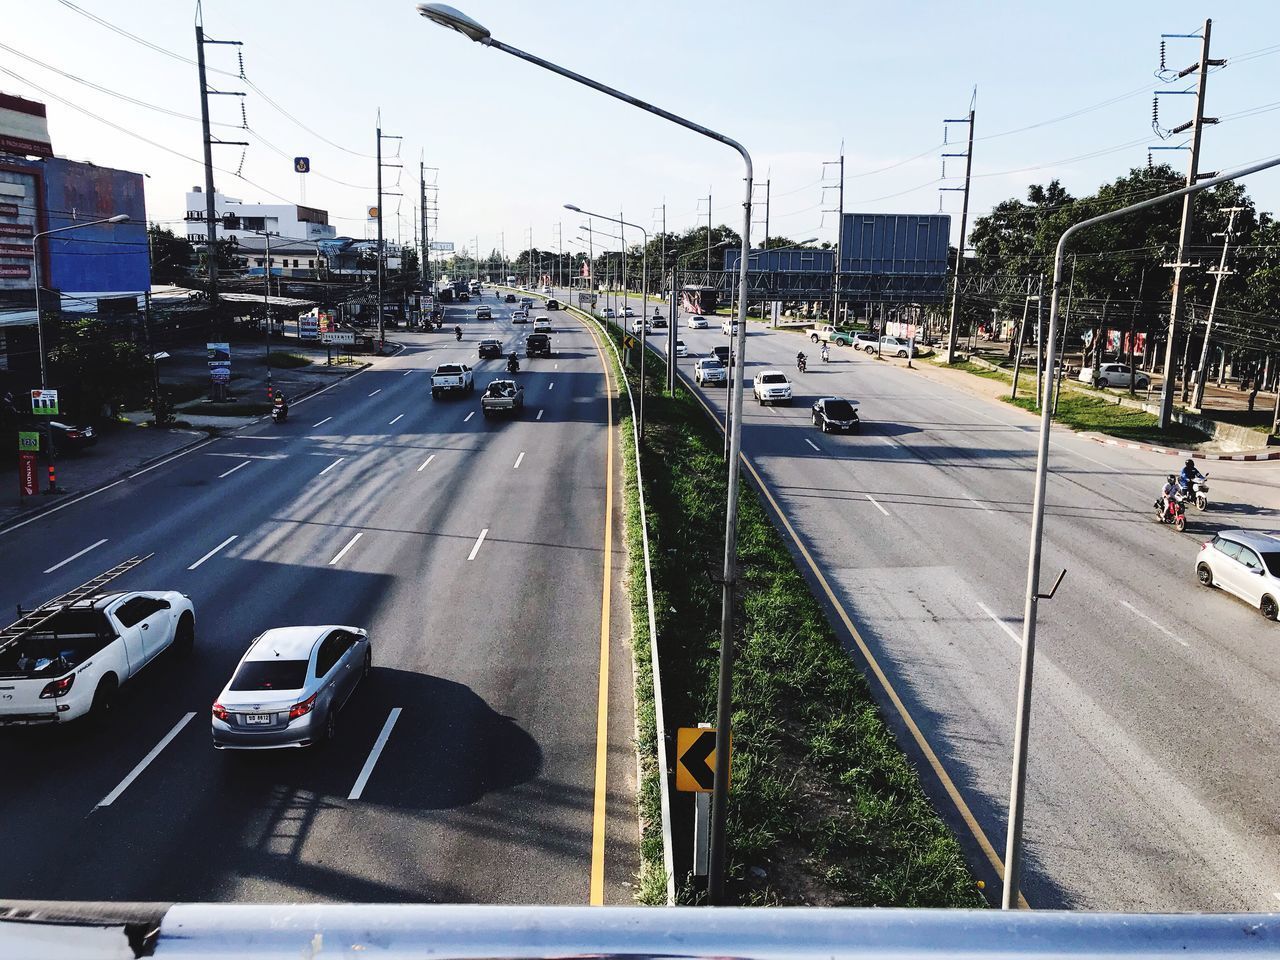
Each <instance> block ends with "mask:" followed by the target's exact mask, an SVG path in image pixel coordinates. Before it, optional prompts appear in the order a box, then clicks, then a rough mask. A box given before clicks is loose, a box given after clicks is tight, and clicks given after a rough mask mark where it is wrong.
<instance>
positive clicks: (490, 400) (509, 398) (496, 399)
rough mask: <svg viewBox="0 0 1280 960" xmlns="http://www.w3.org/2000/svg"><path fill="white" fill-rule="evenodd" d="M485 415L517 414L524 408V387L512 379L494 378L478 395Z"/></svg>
mask: <svg viewBox="0 0 1280 960" xmlns="http://www.w3.org/2000/svg"><path fill="white" fill-rule="evenodd" d="M480 409H481V410H482V411H483V412H484V415H485V417H496V416H502V415H504V414H505V415H509V416H519V415H520V412H521V411H523V410H524V387H522V386H520V384H518V383H516V382H515V381H514V380H494V381H493V382H491V383H490V384H489V386H487V387H486V388H485V391H484V393H483V394H482V395H481V397H480Z"/></svg>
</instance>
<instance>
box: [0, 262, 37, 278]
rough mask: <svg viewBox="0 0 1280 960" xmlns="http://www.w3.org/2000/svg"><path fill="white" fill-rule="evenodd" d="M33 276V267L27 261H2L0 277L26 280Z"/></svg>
mask: <svg viewBox="0 0 1280 960" xmlns="http://www.w3.org/2000/svg"><path fill="white" fill-rule="evenodd" d="M30 276H31V268H30V267H29V266H27V265H26V264H25V263H0V277H5V278H7V279H10V280H26V279H29V278H30Z"/></svg>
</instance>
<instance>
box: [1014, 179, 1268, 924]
mask: <svg viewBox="0 0 1280 960" xmlns="http://www.w3.org/2000/svg"><path fill="white" fill-rule="evenodd" d="M1277 165H1280V157H1272V158H1271V159H1269V160H1263V161H1261V162H1259V163H1254V164H1250V165H1249V166H1247V167H1241V168H1240V169H1239V170H1233V171H1231V172H1229V173H1224V174H1223V175H1222V176H1219V177H1211V178H1208V179H1205V180H1201V181H1199V182H1198V183H1190V184H1188V185H1187V186H1185V187H1182V188H1181V189H1178V190H1172V191H1170V192H1169V193H1165V194H1161V195H1160V196H1158V197H1152V198H1151V199H1150V200H1143V201H1140V202H1139V203H1133V204H1130V205H1129V206H1127V207H1121V208H1120V209H1119V210H1112V211H1111V212H1109V213H1104V214H1101V215H1099V216H1096V217H1091V218H1089V219H1088V220H1082V221H1080V222H1079V223H1077V224H1074V225H1073V226H1070V227H1068V228H1067V229H1066V230H1065V231H1064V232H1063V234H1062V236H1061V237H1059V238H1058V247H1057V252H1056V254H1055V256H1054V262H1053V291H1052V294H1051V299H1050V301H1049V357H1048V360H1047V361H1046V362H1047V365H1048V367H1049V369H1050V370H1052V369H1053V365H1054V361H1055V360H1056V359H1057V357H1056V356H1055V354H1056V353H1057V344H1056V342H1055V341H1056V340H1057V337H1056V334H1057V329H1058V294H1059V291H1060V289H1061V287H1062V263H1063V260H1064V258H1065V256H1066V249H1067V241H1068V240H1070V239H1071V238H1072V237H1073V236H1074V235H1075V234H1077V233H1079V232H1080V231H1081V230H1085V229H1087V228H1089V227H1092V226H1095V225H1096V224H1099V223H1103V222H1105V221H1107V220H1114V219H1116V218H1117V217H1122V216H1125V215H1126V214H1129V213H1133V212H1135V211H1137V210H1145V209H1147V208H1148V207H1154V206H1157V205H1159V204H1162V203H1168V202H1169V201H1170V200H1176V199H1178V198H1180V197H1190V196H1191V194H1193V193H1198V192H1199V191H1201V190H1208V189H1209V188H1211V187H1216V186H1218V185H1219V184H1221V183H1227V182H1229V181H1231V180H1236V179H1238V178H1240V177H1244V176H1248V175H1249V174H1251V173H1257V172H1258V171H1259V170H1266V169H1269V168H1271V167H1274V166H1277ZM1052 406H1053V405H1052V404H1048V403H1041V407H1040V436H1039V440H1038V443H1037V450H1036V478H1035V493H1034V498H1033V500H1032V508H1031V543H1030V547H1029V555H1028V557H1027V592H1026V597H1025V600H1024V606H1023V616H1022V663H1021V667H1020V669H1019V673H1018V708H1017V716H1016V717H1015V720H1014V732H1013V773H1012V777H1011V782H1010V785H1009V818H1008V823H1009V831H1008V835H1007V837H1006V842H1005V856H1004V864H1005V867H1004V869H1005V874H1004V890H1003V892H1002V895H1001V906H1002V907H1003V908H1004V909H1005V910H1009V909H1012V908H1013V906H1014V905H1015V904H1016V903H1017V900H1018V888H1019V886H1020V881H1021V873H1022V815H1023V808H1024V806H1025V803H1026V798H1025V793H1024V791H1025V786H1026V778H1027V742H1028V740H1029V738H1030V732H1031V680H1032V674H1033V672H1034V667H1035V649H1036V614H1037V611H1038V609H1039V602H1040V600H1042V599H1045V597H1044V596H1042V595H1041V593H1040V548H1041V543H1042V541H1043V539H1044V499H1045V486H1046V483H1047V481H1048V474H1049V428H1050V424H1051V422H1052V416H1053V409H1052Z"/></svg>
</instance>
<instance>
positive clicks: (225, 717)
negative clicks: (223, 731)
mask: <svg viewBox="0 0 1280 960" xmlns="http://www.w3.org/2000/svg"><path fill="white" fill-rule="evenodd" d="M213 715H214V716H215V717H217V718H218V719H219V720H222V721H223V722H225V723H230V722H231V714H229V713H227V708H226V707H224V706H223V705H222V704H220V703H215V704H214V705H213Z"/></svg>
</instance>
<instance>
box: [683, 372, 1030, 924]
mask: <svg viewBox="0 0 1280 960" xmlns="http://www.w3.org/2000/svg"><path fill="white" fill-rule="evenodd" d="M681 379H682V382H684V383H685V387H686V388H688V383H687V382H685V381H683V378H681ZM689 392H690V393H691V394H693V396H694V397H696V398H697V400H698V402H699V403H700V404H702V408H703V409H704V410H706V411H707V413H708V414H709V415H710V417H711V420H712V422H713V423H715V425H716V426H717V427H718V428H719V429H720V432H721V433H723V432H724V424H723V423H721V421H720V419H719V418H718V417H717V416H716V413H715V411H714V410H712V409H711V407H709V406H708V405H707V402H706V401H705V400H704V399H703V398H702V396H701V394H699V393H698V391H696V390H693V389H690V390H689ZM740 456H741V458H742V465H743V466H744V467H746V468H747V469H748V470H749V471H751V476H752V477H754V478H755V481H756V486H757V487H758V488H759V489H760V491H761V492H763V493H764V495H765V497H766V499H768V501H769V505H770V506H771V507H773V511H774V513H775V514H777V516H778V519H780V520H781V521H782V525H783V526H784V527H786V529H787V533H788V535H790V537H791V540H792V542H793V543H794V544H795V545H796V547H797V548H798V549H799V551H800V555H801V556H803V557H804V560H805V563H807V564H808V565H809V569H810V570H811V571H813V575H814V576H815V577H816V578H817V580H818V584H819V585H820V586H821V587H822V592H823V593H825V594H826V595H827V599H828V600H830V601H831V605H832V606H833V607H835V610H836V613H838V614H839V615H840V620H841V622H842V623H843V624H844V625H845V629H847V630H848V631H849V635H850V636H852V637H853V640H854V643H856V644H857V645H858V649H859V650H860V651H861V652H862V656H863V657H864V658H865V659H866V661H867V663H868V664H869V665H870V667H871V671H872V672H873V673H874V674H875V675H876V679H877V680H878V681H879V682H880V686H881V687H883V688H884V691H885V693H887V694H888V695H889V700H890V701H891V702H892V703H893V706H894V709H896V710H897V711H898V715H899V716H900V717H901V718H902V721H903V722H904V723H905V724H906V725H907V729H908V730H910V731H911V736H912V739H914V740H915V742H916V746H918V747H919V748H920V752H921V753H923V754H924V756H925V759H926V760H927V761H928V762H929V766H930V767H932V768H933V772H934V774H935V775H936V776H937V778H938V780H939V782H941V784H942V788H943V789H944V790H946V792H947V796H949V797H950V798H951V802H952V803H953V804H954V805H955V808H956V811H957V812H958V813H959V814H960V819H962V820H963V821H964V823H965V826H967V827H968V828H969V832H970V833H971V834H973V838H974V840H976V841H977V843H978V846H979V847H981V848H982V852H983V854H985V855H986V858H987V860H989V861H990V862H991V866H992V867H993V868H994V869H995V871H996V874H997V875H998V876H999V877H1000V881H1001V882H1002V883H1003V882H1004V861H1003V860H1001V859H1000V855H999V854H998V853H996V851H995V848H994V847H993V846H992V845H991V841H990V840H988V839H987V835H986V834H985V833H984V832H983V830H982V827H981V826H979V825H978V818H977V817H975V816H974V815H973V811H972V810H970V809H969V805H968V804H967V803H965V802H964V797H962V796H961V795H960V791H959V790H958V789H957V788H956V785H955V783H954V782H953V781H952V779H951V777H950V776H949V775H948V774H947V771H946V770H945V769H944V768H943V766H942V761H941V760H939V759H938V755H937V754H936V753H934V752H933V747H931V746H930V745H929V741H928V740H927V739H925V735H924V733H923V732H922V731H921V729H920V727H919V726H917V725H916V721H915V719H914V718H913V717H912V716H911V713H910V711H909V710H907V705H906V704H905V703H903V702H902V698H901V697H899V696H898V691H896V690H895V689H894V688H893V684H892V683H890V682H889V678H888V677H887V676H886V675H885V672H884V671H883V670H882V669H880V663H879V661H877V660H876V658H875V655H874V654H872V652H871V648H870V647H868V646H867V644H866V642H865V641H864V640H863V639H862V634H860V633H859V632H858V628H857V627H855V626H854V625H853V620H852V619H850V617H849V614H848V613H847V612H845V609H844V605H843V604H842V603H841V602H840V601H839V600H838V599H837V598H836V595H835V592H834V591H833V590H832V589H831V585H830V584H829V583H827V578H826V577H824V576H823V575H822V571H821V570H819V569H818V565H817V563H815V562H814V559H813V556H812V555H811V554H810V553H809V549H808V548H807V547H806V546H805V545H804V543H803V542H802V541H801V539H800V535H799V534H798V533H796V530H795V527H793V526H791V521H790V520H788V519H787V515H786V514H785V513H783V512H782V508H781V507H779V506H778V501H776V500H775V499H773V494H772V493H770V492H769V487H768V485H767V484H766V483H765V482H764V480H763V479H762V478H761V477H760V474H758V473H757V472H756V468H755V467H754V466H752V464H751V461H750V460H748V459H747V455H746V454H745V453H742V454H740ZM1018 906H1019V907H1020V908H1022V909H1024V910H1027V909H1030V905H1029V904H1028V903H1027V901H1026V898H1025V897H1023V896H1022V893H1021V892H1019V893H1018Z"/></svg>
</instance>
